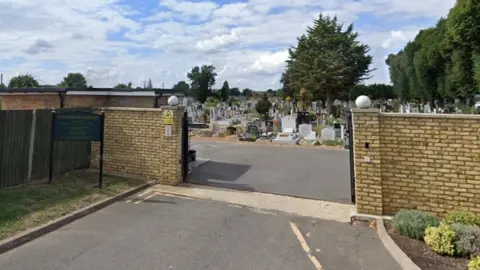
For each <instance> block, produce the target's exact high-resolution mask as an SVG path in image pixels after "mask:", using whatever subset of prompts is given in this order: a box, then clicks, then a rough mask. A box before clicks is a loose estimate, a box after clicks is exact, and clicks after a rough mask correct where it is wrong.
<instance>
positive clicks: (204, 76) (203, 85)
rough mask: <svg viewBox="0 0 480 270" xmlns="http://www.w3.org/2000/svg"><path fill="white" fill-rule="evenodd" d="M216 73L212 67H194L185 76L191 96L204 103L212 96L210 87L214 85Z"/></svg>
mask: <svg viewBox="0 0 480 270" xmlns="http://www.w3.org/2000/svg"><path fill="white" fill-rule="evenodd" d="M216 76H217V73H216V72H215V67H214V66H212V65H203V66H202V67H201V68H200V67H198V66H196V67H194V68H192V70H191V71H190V72H189V73H188V74H187V77H188V79H189V80H190V86H191V88H192V91H193V96H194V97H195V98H196V99H197V100H198V101H200V102H202V103H203V102H205V100H207V97H209V96H210V95H211V94H212V86H213V85H215V78H216Z"/></svg>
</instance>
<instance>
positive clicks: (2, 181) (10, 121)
mask: <svg viewBox="0 0 480 270" xmlns="http://www.w3.org/2000/svg"><path fill="white" fill-rule="evenodd" d="M0 113H1V114H0V134H1V135H0V145H1V146H0V187H9V186H14V185H19V184H23V183H25V182H26V181H27V180H28V155H29V146H30V133H31V127H32V118H33V115H32V111H31V110H21V111H20V110H19V111H2V112H0Z"/></svg>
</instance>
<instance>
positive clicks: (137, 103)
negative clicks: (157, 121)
mask: <svg viewBox="0 0 480 270" xmlns="http://www.w3.org/2000/svg"><path fill="white" fill-rule="evenodd" d="M172 95H176V96H177V97H178V98H179V101H180V104H183V98H184V94H183V93H180V92H179V91H176V90H173V89H159V88H152V89H114V88H87V89H84V90H78V89H73V88H50V87H39V88H4V89H0V110H26V109H54V108H55V109H58V108H73V107H77V108H78V107H82V108H85V107H135V108H158V107H160V106H162V105H167V100H168V98H169V97H170V96H172Z"/></svg>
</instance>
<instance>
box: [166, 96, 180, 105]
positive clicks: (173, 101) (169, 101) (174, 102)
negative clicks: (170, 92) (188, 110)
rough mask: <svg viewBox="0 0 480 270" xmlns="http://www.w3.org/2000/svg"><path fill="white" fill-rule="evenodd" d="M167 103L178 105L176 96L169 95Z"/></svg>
mask: <svg viewBox="0 0 480 270" xmlns="http://www.w3.org/2000/svg"><path fill="white" fill-rule="evenodd" d="M167 103H168V105H169V106H178V97H177V96H171V97H169V98H168V101H167Z"/></svg>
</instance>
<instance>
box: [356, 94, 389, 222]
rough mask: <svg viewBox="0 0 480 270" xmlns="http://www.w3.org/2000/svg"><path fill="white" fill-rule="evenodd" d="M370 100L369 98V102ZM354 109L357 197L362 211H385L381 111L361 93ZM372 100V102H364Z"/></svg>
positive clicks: (372, 213) (379, 213)
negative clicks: (371, 105) (371, 106)
mask: <svg viewBox="0 0 480 270" xmlns="http://www.w3.org/2000/svg"><path fill="white" fill-rule="evenodd" d="M367 101H368V102H367ZM356 103H357V107H359V108H355V109H352V110H351V111H352V127H353V132H352V134H351V135H352V137H353V138H352V139H353V159H354V162H353V163H354V174H355V176H354V180H355V190H356V191H355V195H356V196H355V197H356V198H355V200H356V205H357V212H358V213H359V214H370V215H383V191H382V168H381V146H380V113H379V110H378V109H372V108H369V107H370V99H368V97H366V96H360V97H358V98H357V100H356ZM364 103H368V106H360V105H365V104H364Z"/></svg>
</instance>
